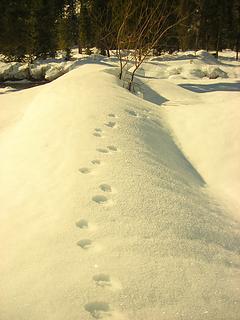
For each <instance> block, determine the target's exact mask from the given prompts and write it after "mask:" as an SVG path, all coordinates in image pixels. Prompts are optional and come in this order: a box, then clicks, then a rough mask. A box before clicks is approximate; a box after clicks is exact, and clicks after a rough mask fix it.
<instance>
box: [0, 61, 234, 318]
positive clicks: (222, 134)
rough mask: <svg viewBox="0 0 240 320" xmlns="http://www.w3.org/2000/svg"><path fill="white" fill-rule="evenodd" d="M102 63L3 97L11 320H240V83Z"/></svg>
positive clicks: (5, 306)
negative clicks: (129, 82) (121, 74)
mask: <svg viewBox="0 0 240 320" xmlns="http://www.w3.org/2000/svg"><path fill="white" fill-rule="evenodd" d="M179 58H180V57H179ZM185 58H186V56H184V59H185ZM199 59H200V58H199ZM179 61H180V63H179ZM184 61H185V60H184ZM95 62H96V63H93V61H91V63H85V64H77V63H76V65H74V68H75V67H76V66H77V65H78V66H79V67H78V68H75V69H74V70H71V71H70V72H68V73H67V74H65V75H63V76H62V77H60V78H58V79H57V80H55V81H52V82H51V83H48V84H46V85H44V86H40V87H35V88H31V89H27V90H23V91H18V92H12V93H7V94H1V95H0V108H1V116H2V115H3V118H1V119H0V125H1V126H0V152H1V158H0V181H1V188H0V190H1V192H0V208H1V211H0V212H1V214H0V240H1V241H0V243H1V245H0V246H1V249H0V250H1V253H2V259H1V262H0V272H1V278H0V288H2V290H1V294H0V297H1V300H2V301H4V303H1V304H0V316H1V320H9V319H18V320H26V319H31V320H40V319H41V320H42V319H45V320H54V319H56V320H63V319H64V320H75V319H76V320H77V319H82V320H88V319H89V320H90V319H113V320H125V319H127V320H146V319H151V320H159V319H164V320H175V319H176V320H180V319H193V320H200V319H209V320H213V319H218V320H221V319H222V320H226V319H228V320H237V319H238V318H239V311H240V307H239V303H240V298H239V297H240V295H239V291H240V287H239V279H240V278H239V277H240V273H239V266H240V259H239V246H240V234H239V226H240V225H239V216H240V215H239V213H240V211H239V206H238V205H239V202H238V201H239V200H238V197H237V190H239V181H240V177H239V172H240V171H239V163H240V162H239V145H238V143H237V142H238V141H239V125H238V124H239V108H238V105H239V92H238V91H237V90H238V88H239V82H238V81H237V80H236V79H235V78H228V79H219V78H218V79H215V80H214V79H211V80H210V79H206V78H202V79H199V78H198V79H195V80H194V79H187V80H184V79H182V78H178V79H176V78H175V79H172V78H170V79H165V78H164V79H163V78H162V70H161V69H162V65H163V64H165V65H166V66H165V67H166V69H167V68H168V70H172V71H167V73H169V74H170V72H171V75H172V76H174V75H175V76H178V75H179V74H178V72H182V70H184V69H185V67H184V65H183V66H182V68H183V69H179V68H180V66H181V63H182V60H178V59H175V60H174V59H172V60H171V61H170V60H168V61H162V62H161V61H150V62H148V63H146V64H144V65H143V66H142V70H143V71H144V73H143V72H142V75H141V76H140V77H139V78H138V80H137V81H138V83H139V87H140V88H141V89H142V96H143V98H144V99H142V98H140V96H141V92H140V93H139V94H138V96H136V95H133V94H131V93H129V92H128V91H127V90H125V89H124V88H122V87H121V83H120V82H119V81H118V80H117V78H116V77H115V75H114V74H116V73H117V70H116V68H115V63H112V62H111V60H109V61H108V63H107V60H106V61H105V62H106V63H102V61H97V59H96V61H95ZM184 63H187V64H188V65H190V66H191V65H192V63H190V62H189V61H185V62H184ZM199 63H202V64H203V65H204V64H206V63H205V62H201V61H200V62H199ZM221 67H222V66H221ZM223 68H226V69H227V70H228V74H230V75H234V76H235V69H236V68H237V66H235V65H233V66H223ZM166 69H164V71H163V72H166V71H165V70H166ZM174 70H176V71H174ZM185 70H186V69H185ZM153 72H155V79H154V78H151V79H150V78H147V77H148V76H149V75H150V74H152V73H153ZM144 75H145V76H144ZM157 76H159V78H157ZM227 89H228V91H226V90H227ZM199 91H200V92H199Z"/></svg>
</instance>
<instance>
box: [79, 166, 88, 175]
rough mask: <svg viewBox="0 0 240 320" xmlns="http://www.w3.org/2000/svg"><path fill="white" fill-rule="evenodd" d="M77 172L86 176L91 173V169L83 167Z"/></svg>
mask: <svg viewBox="0 0 240 320" xmlns="http://www.w3.org/2000/svg"><path fill="white" fill-rule="evenodd" d="M79 171H80V172H81V173H84V174H87V173H90V172H91V169H89V168H87V167H83V168H80V169H79Z"/></svg>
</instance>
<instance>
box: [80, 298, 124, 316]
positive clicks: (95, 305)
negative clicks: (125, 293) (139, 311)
mask: <svg viewBox="0 0 240 320" xmlns="http://www.w3.org/2000/svg"><path fill="white" fill-rule="evenodd" d="M84 308H85V310H86V311H87V312H89V313H90V315H91V316H92V317H93V318H94V319H112V320H126V317H124V316H123V315H122V314H121V313H119V312H117V311H115V310H113V308H112V307H111V306H110V304H109V303H107V302H105V301H93V302H90V303H87V304H85V306H84Z"/></svg>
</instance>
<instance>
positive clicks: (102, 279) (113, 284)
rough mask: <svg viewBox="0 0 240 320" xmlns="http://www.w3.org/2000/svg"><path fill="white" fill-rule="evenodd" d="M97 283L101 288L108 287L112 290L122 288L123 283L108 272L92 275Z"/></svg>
mask: <svg viewBox="0 0 240 320" xmlns="http://www.w3.org/2000/svg"><path fill="white" fill-rule="evenodd" d="M92 280H93V281H94V283H95V285H96V286H97V287H100V288H104V289H105V288H106V289H109V290H112V291H116V290H120V289H122V285H121V283H120V281H118V280H117V279H112V277H110V275H109V274H107V273H99V274H96V275H94V276H93V277H92Z"/></svg>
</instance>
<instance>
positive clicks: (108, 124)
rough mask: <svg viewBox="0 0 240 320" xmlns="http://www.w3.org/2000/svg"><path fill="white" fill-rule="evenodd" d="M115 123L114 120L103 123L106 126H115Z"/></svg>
mask: <svg viewBox="0 0 240 320" xmlns="http://www.w3.org/2000/svg"><path fill="white" fill-rule="evenodd" d="M116 125H117V123H116V122H115V121H109V122H107V123H105V126H106V127H108V128H115V127H116Z"/></svg>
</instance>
